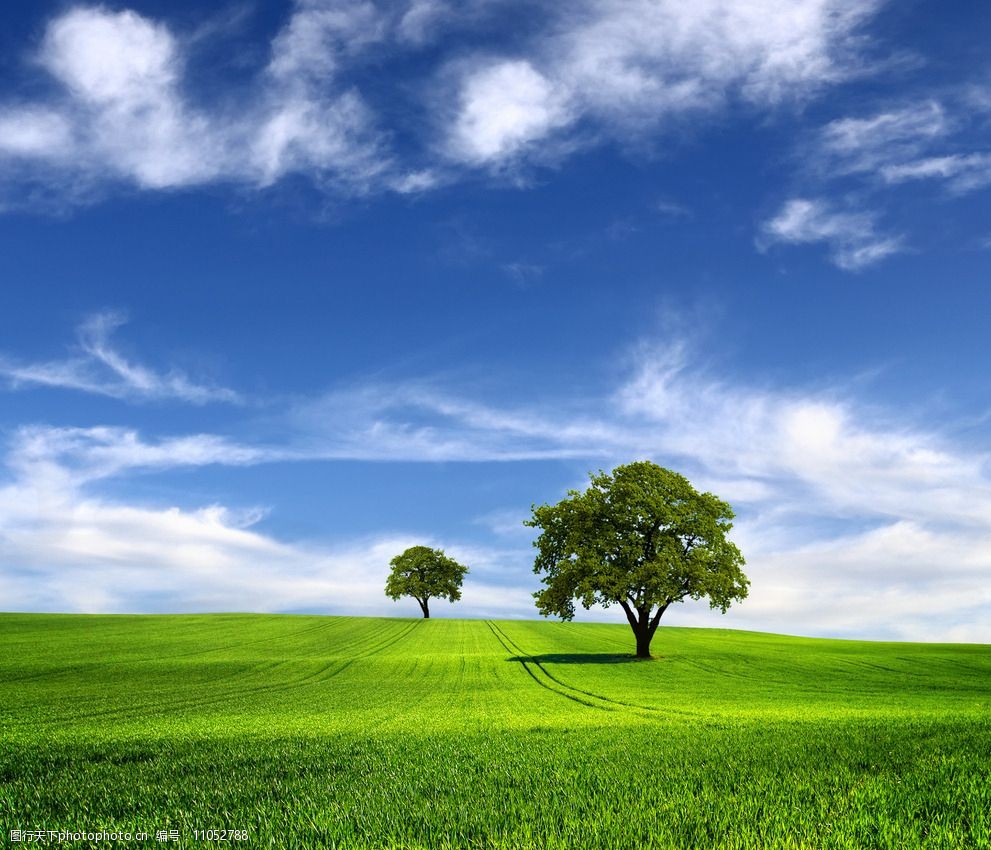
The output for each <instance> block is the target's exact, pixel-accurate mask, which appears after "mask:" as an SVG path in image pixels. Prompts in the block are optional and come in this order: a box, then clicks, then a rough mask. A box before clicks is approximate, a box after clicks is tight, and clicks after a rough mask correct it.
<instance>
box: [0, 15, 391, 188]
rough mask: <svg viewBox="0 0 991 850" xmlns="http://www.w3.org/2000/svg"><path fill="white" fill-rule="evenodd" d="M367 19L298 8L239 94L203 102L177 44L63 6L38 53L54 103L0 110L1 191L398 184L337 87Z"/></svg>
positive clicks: (373, 134)
mask: <svg viewBox="0 0 991 850" xmlns="http://www.w3.org/2000/svg"><path fill="white" fill-rule="evenodd" d="M378 18H379V16H378V13H377V12H376V10H375V8H374V7H373V6H371V4H357V5H354V4H340V3H334V2H329V0H328V1H327V2H318V0H299V2H298V3H297V4H296V8H295V11H294V13H293V14H292V15H291V16H290V19H289V21H288V22H287V24H286V26H285V28H284V29H283V30H282V31H281V32H280V33H279V34H278V35H277V36H276V38H275V39H274V41H273V43H272V48H271V58H270V61H269V63H268V65H267V67H266V68H265V69H263V70H262V71H261V72H260V73H259V75H258V76H257V78H256V80H255V81H254V83H253V84H252V87H251V89H250V90H249V91H245V92H242V93H240V94H239V95H238V94H231V95H228V96H227V97H225V99H224V100H225V103H226V102H230V103H233V104H234V105H217V104H210V105H208V104H203V103H198V102H197V101H196V100H195V99H194V97H193V96H192V94H191V92H190V88H191V81H190V80H189V78H188V74H187V73H186V67H185V65H186V58H187V53H188V45H187V44H186V43H184V41H183V40H182V39H181V38H180V37H179V36H177V35H176V34H175V33H174V32H173V31H172V30H171V29H170V28H169V27H168V26H167V25H166V24H165V23H162V22H159V21H155V20H152V19H150V18H148V17H145V16H142V15H140V14H138V13H136V12H133V11H130V10H122V11H112V10H110V9H108V8H106V7H103V6H93V7H85V6H84V7H76V8H72V9H69V10H67V11H66V12H64V13H63V14H61V15H60V16H58V17H56V18H54V19H53V20H51V21H50V23H49V25H48V28H47V30H46V32H45V36H44V38H43V40H42V44H41V46H40V48H39V50H38V54H37V59H38V66H39V67H40V68H41V69H43V70H44V71H45V72H47V73H48V75H49V76H50V77H51V78H52V79H53V80H54V81H55V82H56V83H57V84H58V86H59V87H60V94H59V95H58V96H56V97H55V98H53V99H52V100H51V102H49V103H45V104H38V103H7V104H5V105H0V167H2V166H4V165H5V166H6V169H7V171H8V173H7V175H6V176H7V179H8V182H11V181H15V182H16V181H17V180H21V181H22V182H23V181H25V180H29V179H34V180H36V181H38V182H42V183H46V184H47V183H50V182H51V181H52V180H58V181H63V182H64V181H70V182H73V183H75V184H79V185H81V186H86V185H99V184H100V183H102V182H106V181H108V180H109V181H119V182H124V183H129V184H132V185H134V186H137V187H139V188H142V189H158V190H162V189H176V188H182V187H188V186H195V185H202V184H205V183H213V182H236V183H242V184H250V185H255V186H267V185H270V184H272V183H274V182H276V181H277V180H279V179H280V178H282V177H283V176H285V175H287V174H291V173H306V174H307V175H309V176H310V177H312V178H313V179H314V180H316V181H317V182H318V183H328V184H333V185H334V186H335V187H337V188H339V189H340V190H341V191H347V192H355V191H358V192H360V191H365V190H366V189H367V188H368V186H369V185H370V184H372V183H376V182H378V183H382V184H389V183H390V181H402V180H404V179H405V177H406V175H404V173H403V172H402V171H401V170H396V171H395V173H393V170H392V166H391V162H390V158H389V154H388V152H387V151H385V149H384V146H383V143H382V141H381V135H380V133H379V131H378V130H377V129H376V128H375V126H374V123H375V122H374V118H373V116H372V114H371V111H370V109H369V108H368V107H367V105H366V104H365V102H364V100H363V99H362V97H361V95H360V94H359V93H358V92H357V91H356V90H354V89H353V88H351V87H348V86H346V85H343V84H339V83H338V79H337V75H338V71H339V68H340V65H341V63H342V60H344V61H346V59H347V57H348V56H349V55H351V54H353V53H355V52H357V51H360V50H361V49H363V47H364V46H365V45H367V44H369V43H371V42H374V41H375V40H377V39H378V38H379V37H380V33H379V27H380V23H379V20H378Z"/></svg>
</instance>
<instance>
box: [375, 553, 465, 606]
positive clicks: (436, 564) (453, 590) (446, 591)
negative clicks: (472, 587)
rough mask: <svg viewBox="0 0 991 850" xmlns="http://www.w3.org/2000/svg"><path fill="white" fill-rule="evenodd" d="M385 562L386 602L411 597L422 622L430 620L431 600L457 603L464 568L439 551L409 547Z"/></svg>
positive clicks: (463, 576) (459, 596)
mask: <svg viewBox="0 0 991 850" xmlns="http://www.w3.org/2000/svg"><path fill="white" fill-rule="evenodd" d="M389 563H390V564H391V566H392V572H390V573H389V577H388V578H387V579H386V581H385V595H386V596H388V597H389V598H390V599H399V597H401V596H412V597H413V598H414V599H415V600H416V601H417V602H419V603H420V610H421V611H423V617H424V619H428V618H429V617H430V600H431V599H447V600H449V601H451V602H457V601H458V600H459V599H460V598H461V583H462V582H463V581H464V578H465V575H466V574H467V573H468V568H467V567H464V566H462V565H461V564H459V563H458V562H457V561H455V560H454V559H453V558H449V557H447V555H445V554H444V552H443V550H441V549H431V548H430V547H429V546H411V547H410V548H409V549H407V550H406V551H405V552H403V553H402V554H401V555H396V557H395V558H393V559H392V560H391V561H390V562H389Z"/></svg>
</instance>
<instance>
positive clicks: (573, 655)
mask: <svg viewBox="0 0 991 850" xmlns="http://www.w3.org/2000/svg"><path fill="white" fill-rule="evenodd" d="M507 660H508V661H517V662H519V661H531V662H533V663H535V664H632V663H636V662H639V661H646V660H647V659H644V658H637V657H636V656H635V655H632V654H630V653H622V652H545V653H543V654H541V655H514V656H512V657H511V658H508V659H507Z"/></svg>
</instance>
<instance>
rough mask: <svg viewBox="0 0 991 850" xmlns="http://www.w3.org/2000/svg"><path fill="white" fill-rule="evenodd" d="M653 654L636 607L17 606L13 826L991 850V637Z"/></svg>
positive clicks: (1, 717) (726, 644)
mask: <svg viewBox="0 0 991 850" xmlns="http://www.w3.org/2000/svg"><path fill="white" fill-rule="evenodd" d="M632 649H633V646H632V634H631V633H630V631H629V629H628V628H627V627H626V626H625V625H615V626H612V625H587V624H567V623H545V622H528V621H512V622H511V621H503V622H485V621H463V620H430V621H422V620H401V619H371V618H347V617H307V616H260V615H258V616H254V615H206V616H155V617H152V616H113V617H111V616H70V615H65V616H61V615H27V614H16V615H15V614H7V615H0V682H2V683H3V687H2V689H0V783H2V786H0V813H2V818H0V825H2V826H3V828H4V841H9V840H10V839H9V834H10V830H11V829H23V830H66V831H68V832H79V831H90V832H93V831H96V830H104V831H111V830H118V831H130V832H134V833H137V832H141V831H144V832H148V833H150V836H149V838H148V839H147V840H146V841H144V842H141V841H138V840H137V839H134V840H133V841H132V842H131V843H126V844H125V843H116V844H114V843H107V842H103V843H97V842H88V841H86V840H83V841H76V842H68V843H63V844H61V845H58V846H63V847H66V846H75V847H83V846H96V847H110V846H115V847H122V846H147V847H152V846H155V847H159V846H167V847H180V846H182V847H192V846H208V845H212V846H217V845H218V844H223V845H228V844H234V845H235V846H241V847H286V848H310V847H354V848H359V847H361V848H364V847H376V848H378V847H402V848H419V847H430V848H435V847H436V848H460V847H478V848H482V847H493V848H506V850H517V848H617V850H619V848H622V849H623V850H626V848H631V850H632V849H634V848H635V849H636V850H640V848H655V847H656V848H679V850H681V848H695V847H700V848H710V847H711V848H755V850H757V849H758V848H760V850H763V848H820V847H821V848H841V847H842V848H858V850H860V848H898V850H904V849H905V848H989V847H991V647H987V646H962V645H928V644H927V645H924V644H896V643H864V642H852V641H826V640H813V639H803V638H790V637H781V636H776V635H766V634H757V633H748V632H736V631H724V630H714V629H672V628H667V629H665V628H662V629H660V630H659V632H658V634H657V637H656V638H655V640H654V646H653V650H654V653H655V655H656V656H657V659H656V660H654V661H649V662H636V661H633V660H632V659H631V658H630V655H629V654H630V653H631V652H632ZM169 829H174V830H177V832H178V833H179V835H180V838H179V840H177V841H172V842H169V843H161V842H157V841H156V840H155V838H154V834H155V831H156V830H169ZM207 829H233V830H246V834H247V840H243V841H230V842H218V841H204V840H200V838H198V837H197V833H196V831H197V830H200V831H202V830H207ZM214 837H217V836H214ZM35 846H39V845H38V844H36V845H35ZM50 846H55V845H54V844H52V845H50Z"/></svg>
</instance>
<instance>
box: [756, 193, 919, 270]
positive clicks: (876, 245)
mask: <svg viewBox="0 0 991 850" xmlns="http://www.w3.org/2000/svg"><path fill="white" fill-rule="evenodd" d="M776 243H784V244H789V245H801V244H815V243H824V244H826V245H827V246H828V247H829V256H830V259H831V260H832V261H833V262H834V263H835V264H836V265H837V266H839V267H840V268H841V269H845V270H847V271H859V270H860V269H864V268H867V267H868V266H871V265H874V264H875V263H878V262H880V261H881V260H883V259H884V258H885V257H889V256H891V255H892V254H897V253H899V252H901V251H904V250H905V245H904V239H903V238H902V237H901V236H896V235H892V234H886V233H883V232H881V231H879V230H878V226H877V215H876V214H875V213H872V212H868V211H865V210H840V209H836V208H835V207H834V206H833V205H831V204H830V203H829V202H828V201H824V200H821V199H809V198H793V199H791V200H790V201H788V202H786V203H785V205H784V206H783V207H782V208H781V209H780V210H779V211H778V213H777V215H775V216H774V217H773V218H771V219H769V220H768V221H766V222H765V223H764V225H763V227H762V238H761V239H760V240H758V245H759V246H760V247H766V246H769V245H773V244H776Z"/></svg>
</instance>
